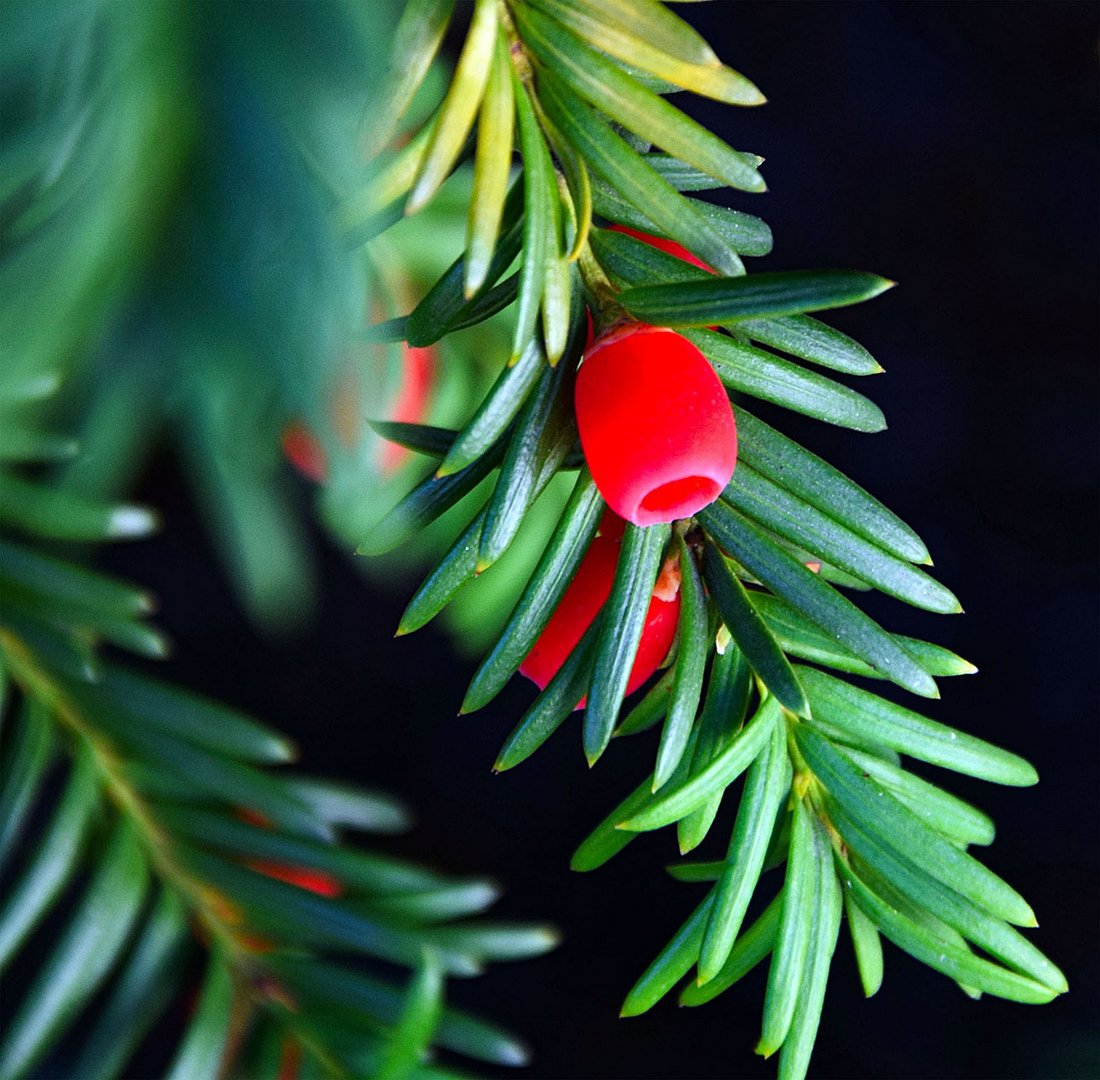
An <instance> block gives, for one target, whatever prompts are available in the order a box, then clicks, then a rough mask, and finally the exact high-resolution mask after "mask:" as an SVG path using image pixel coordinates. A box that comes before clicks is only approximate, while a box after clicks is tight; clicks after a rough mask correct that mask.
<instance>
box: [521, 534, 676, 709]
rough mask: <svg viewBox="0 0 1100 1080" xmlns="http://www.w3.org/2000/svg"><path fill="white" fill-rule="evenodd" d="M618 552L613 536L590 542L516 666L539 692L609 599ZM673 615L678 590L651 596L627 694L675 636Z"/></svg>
mask: <svg viewBox="0 0 1100 1080" xmlns="http://www.w3.org/2000/svg"><path fill="white" fill-rule="evenodd" d="M619 550H620V545H619V541H618V539H617V538H614V537H610V536H597V537H596V538H595V539H594V540H593V541H592V543H591V545H590V546H589V548H588V554H586V555H585V557H584V560H583V561H582V562H581V565H580V566H579V567H578V568H577V573H576V574H575V575H574V577H573V580H572V581H571V582H570V583H569V588H567V589H566V590H565V595H564V596H563V597H562V598H561V601H560V603H559V604H558V606H557V609H556V610H555V612H554V614H553V615H552V616H551V617H550V621H549V622H548V623H547V624H546V628H545V629H544V630H543V632H542V634H541V635H540V636H539V639H538V641H536V642H535V646H534V648H533V649H532V650H531V652H530V653H529V654H528V656H527V659H526V660H524V661H523V663H522V664H521V665H520V669H519V670H520V673H521V674H523V675H526V676H527V678H529V679H530V680H531V681H532V682H533V683H534V684H535V685H536V686H538V687H539V689H542V688H544V687H545V686H546V684H547V683H549V682H550V680H551V679H552V678H553V677H554V676H555V675H556V674H557V672H558V669H559V668H560V667H561V666H562V664H564V663H565V661H566V659H567V658H568V656H569V654H570V653H571V652H572V651H573V647H574V646H575V645H576V644H577V642H578V641H580V639H581V638H582V637H583V636H584V632H585V631H586V630H587V629H588V627H589V626H590V625H591V623H592V620H593V619H594V618H595V617H596V615H597V614H598V613H599V610H600V608H601V607H602V606H603V604H604V601H605V600H607V598H608V596H610V595H611V583H612V580H613V579H614V577H615V566H616V564H617V563H618V561H619ZM679 617H680V594H679V592H676V594H675V595H674V596H672V597H671V598H670V599H661V598H659V597H657V596H654V597H653V599H652V600H651V601H650V604H649V610H648V612H647V613H646V620H645V626H644V627H643V628H642V637H641V641H640V642H639V644H638V652H637V655H636V656H635V658H634V666H633V667H632V668H631V669H630V680H629V682H628V683H627V687H626V692H627V693H628V694H629V693H632V692H633V691H634V690H637V688H638V687H639V686H641V685H642V683H644V682H645V681H646V679H648V678H649V677H650V675H652V674H653V672H654V671H656V670H657V666H658V665H659V664H660V663H661V661H662V660H663V659H664V658H665V657H666V656H667V655H668V650H669V649H671V648H672V642H673V639H674V638H675V637H676V623H677V620H678V619H679ZM583 705H584V701H581V702H580V704H579V705H578V706H577V707H578V708H580V707H582V706H583Z"/></svg>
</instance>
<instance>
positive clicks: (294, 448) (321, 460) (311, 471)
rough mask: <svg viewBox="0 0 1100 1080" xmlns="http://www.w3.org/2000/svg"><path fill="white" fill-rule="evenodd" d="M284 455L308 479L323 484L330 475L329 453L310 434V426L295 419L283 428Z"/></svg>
mask: <svg viewBox="0 0 1100 1080" xmlns="http://www.w3.org/2000/svg"><path fill="white" fill-rule="evenodd" d="M282 444H283V456H284V457H285V458H286V459H287V461H289V462H290V464H291V465H293V466H294V468H295V469H297V470H298V472H300V473H301V474H302V476H304V477H305V478H306V479H307V480H312V481H313V482H314V483H315V484H322V483H324V481H325V478H326V477H327V476H328V455H327V454H326V453H325V449H324V447H323V446H322V445H321V444H320V443H319V442H318V441H317V440H316V439H315V438H314V437H313V436H312V435H311V434H310V431H309V428H307V427H306V426H305V424H303V423H302V422H301V421H299V420H295V421H293V422H292V423H289V424H287V426H286V427H285V428H283V436H282Z"/></svg>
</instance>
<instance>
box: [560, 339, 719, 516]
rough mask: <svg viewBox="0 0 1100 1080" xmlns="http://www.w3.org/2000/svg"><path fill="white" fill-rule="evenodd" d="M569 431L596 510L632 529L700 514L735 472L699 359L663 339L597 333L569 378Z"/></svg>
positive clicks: (709, 377) (715, 384) (715, 388)
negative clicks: (572, 423) (576, 433)
mask: <svg viewBox="0 0 1100 1080" xmlns="http://www.w3.org/2000/svg"><path fill="white" fill-rule="evenodd" d="M574 400H575V405H576V412H577V426H578V428H579V430H580V436H581V446H582V447H583V448H584V456H585V460H586V461H587V462H588V467H589V469H591V471H592V478H593V479H594V480H595V482H596V487H597V488H599V491H600V494H601V495H602V496H603V498H604V501H605V502H606V503H607V505H608V506H609V507H611V509H612V510H614V511H615V513H616V514H618V515H619V516H620V517H623V518H625V519H626V520H627V521H630V522H633V523H634V524H635V525H653V524H656V523H657V522H665V521H675V520H677V519H679V518H686V517H690V516H691V515H692V514H694V513H696V512H697V511H699V510H702V509H703V507H705V506H709V505H710V504H711V503H712V502H714V500H715V499H717V498H718V496H719V494H721V492H722V489H723V488H724V487H725V486H726V485H727V484H728V483H729V481H730V477H731V476H732V475H733V469H734V466H735V465H736V463H737V427H736V425H735V423H734V419H733V409H732V407H731V406H730V403H729V398H727V396H726V392H725V389H724V388H723V386H722V383H721V381H720V380H719V378H718V376H717V375H716V374H715V372H714V369H713V368H712V367H711V366H710V364H709V363H707V359H706V357H705V356H703V354H702V353H701V352H700V351H699V350H698V349H697V348H696V347H695V346H694V345H693V344H692V343H691V342H690V341H688V340H687V338H685V337H682V336H681V335H680V334H677V333H675V332H674V331H672V330H665V329H662V328H659V327H653V326H646V325H644V324H642V323H630V324H628V325H626V326H620V327H618V328H616V329H615V330H612V331H611V332H610V333H608V334H605V335H604V336H603V337H601V338H600V339H599V340H598V341H596V343H595V344H594V345H593V346H592V349H591V350H590V351H589V352H588V354H587V355H586V356H585V359H584V363H583V364H581V368H580V371H579V372H578V375H577V386H576V393H575V398H574Z"/></svg>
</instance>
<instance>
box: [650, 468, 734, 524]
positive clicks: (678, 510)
mask: <svg viewBox="0 0 1100 1080" xmlns="http://www.w3.org/2000/svg"><path fill="white" fill-rule="evenodd" d="M721 491H722V485H721V484H719V483H716V482H715V481H714V480H712V479H711V478H710V477H709V476H683V477H681V478H680V479H679V480H670V481H669V482H668V483H667V484H661V485H660V486H659V487H655V488H654V489H653V490H652V491H651V492H650V493H649V494H648V495H646V497H645V498H644V499H642V501H641V503H639V504H638V518H639V519H644V518H650V520H649V521H644V520H640V521H639V522H638V523H639V524H651V523H653V522H658V521H670V520H672V519H674V518H681V517H690V516H691V515H692V514H694V513H695V511H696V510H699V509H701V508H702V507H704V506H709V505H710V504H711V503H712V502H714V500H715V499H717V498H718V496H719V494H720V493H721Z"/></svg>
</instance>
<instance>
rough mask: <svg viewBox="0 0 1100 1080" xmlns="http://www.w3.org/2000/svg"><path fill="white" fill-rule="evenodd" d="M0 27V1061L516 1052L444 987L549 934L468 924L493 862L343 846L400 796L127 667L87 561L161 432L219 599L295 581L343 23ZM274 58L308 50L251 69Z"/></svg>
mask: <svg viewBox="0 0 1100 1080" xmlns="http://www.w3.org/2000/svg"><path fill="white" fill-rule="evenodd" d="M0 20H2V29H0V68H2V69H3V71H4V85H3V90H2V94H3V98H2V101H0V115H2V117H3V136H4V141H3V147H2V159H0V160H2V167H0V173H2V175H3V177H4V180H3V187H2V190H0V198H2V206H0V218H2V221H3V241H2V245H0V287H2V291H3V296H4V303H3V304H2V305H0V312H2V314H0V340H2V342H3V345H2V348H3V360H2V363H0V528H2V530H3V538H2V540H0V718H2V722H3V729H2V740H3V742H2V750H3V761H2V765H0V873H2V877H3V897H2V899H0V977H2V978H3V983H4V994H3V999H4V1000H3V1005H4V1023H3V1025H2V1031H0V1077H4V1078H5V1080H14V1078H19V1077H28V1076H49V1077H66V1078H68V1077H81V1078H84V1080H87V1078H93V1077H103V1078H108V1077H116V1076H134V1075H137V1074H138V1073H137V1072H136V1071H135V1070H136V1069H137V1068H138V1066H136V1065H135V1062H140V1063H141V1065H140V1068H141V1073H142V1074H143V1075H149V1074H150V1071H151V1070H158V1072H159V1073H161V1074H163V1075H166V1076H170V1077H173V1078H176V1080H202V1078H211V1080H213V1078H215V1077H230V1076H241V1077H249V1078H253V1077H276V1076H278V1077H280V1078H281V1080H292V1078H297V1077H302V1078H306V1077H314V1076H322V1075H326V1076H356V1077H358V1076H378V1077H389V1078H391V1080H397V1078H400V1077H435V1076H444V1075H452V1073H451V1071H450V1068H451V1066H450V1065H449V1063H448V1062H449V1060H450V1059H454V1060H462V1059H464V1060H465V1061H466V1063H467V1065H469V1063H470V1062H471V1061H480V1062H489V1063H493V1064H498V1065H518V1064H521V1063H522V1062H523V1061H524V1060H525V1059H526V1057H527V1051H526V1049H525V1047H524V1045H523V1044H522V1043H521V1042H520V1041H519V1040H518V1039H517V1038H515V1037H514V1036H512V1035H511V1034H509V1033H508V1032H505V1031H503V1030H501V1029H500V1028H498V1027H497V1026H496V1025H494V1024H492V1023H490V1022H488V1021H486V1020H483V1019H481V1018H479V1017H476V1016H473V1015H470V1014H467V1013H465V1012H462V1011H461V1010H458V1009H455V1008H453V1007H451V1006H450V1005H449V1004H447V1002H446V1001H445V999H444V991H445V989H446V988H447V986H448V984H449V983H450V981H451V979H452V977H469V976H474V975H477V974H479V973H481V972H482V971H483V970H484V968H485V967H486V966H487V965H488V964H489V963H491V962H493V961H495V960H503V959H520V958H523V957H526V956H532V955H536V954H538V953H541V952H544V951H545V950H546V949H548V948H550V947H551V946H552V945H553V944H554V941H555V934H554V932H553V931H552V930H551V929H549V928H547V927H545V926H541V925H523V924H509V923H501V922H495V921H490V920H487V919H484V918H481V917H479V916H480V915H481V913H483V912H484V911H485V909H487V908H488V907H489V906H490V905H491V904H492V903H493V902H494V900H495V899H496V897H497V895H498V889H497V887H496V886H495V885H493V884H492V883H491V882H488V881H485V880H482V879H478V878H469V877H460V876H455V875H453V874H445V873H440V872H436V871H434V870H431V869H429V868H426V867H423V866H419V865H416V864H413V863H411V862H409V861H407V860H405V859H402V858H398V857H394V856H392V855H387V854H382V853H381V852H379V851H378V850H375V849H374V848H372V847H368V846H366V845H364V843H363V842H362V839H361V837H360V836H358V835H355V834H362V833H366V834H381V833H393V832H397V831H400V830H402V829H404V828H405V827H406V826H407V825H408V813H407V811H406V810H405V808H404V807H403V806H402V805H401V804H399V803H398V802H396V801H395V800H393V799H392V798H390V797H388V796H386V795H383V794H380V793H377V792H373V791H368V790H359V789H356V788H354V787H350V786H347V785H345V784H342V783H336V782H331V781H328V780H324V779H320V778H315V777H311V776H308V775H304V774H301V773H299V772H298V771H297V769H295V768H293V767H292V765H291V763H292V762H293V760H294V759H295V757H296V750H295V747H294V746H293V745H292V744H291V743H290V742H289V741H288V740H287V739H286V738H285V737H283V736H282V735H281V734H279V733H278V732H275V731H273V730H271V729H270V728H268V727H266V726H264V725H262V724H260V723H258V722H257V721H255V720H253V719H251V718H250V717H248V716H245V715H242V714H240V713H238V712H237V711H235V710H233V709H231V708H228V707H226V706H223V705H221V704H218V703H216V702H213V701H209V700H206V699H204V698H201V697H198V696H196V695H194V694H191V693H189V692H187V691H185V690H183V689H180V688H178V687H175V686H171V685H169V684H167V683H164V682H161V681H159V680H157V679H156V678H153V677H150V676H148V675H147V674H144V673H142V672H141V671H139V670H137V669H136V667H135V666H134V665H133V664H132V663H127V662H126V661H125V659H124V654H126V653H130V654H135V655H136V656H138V657H141V658H145V659H158V658H160V657H163V656H164V655H165V653H166V651H167V642H166V639H165V637H164V636H163V635H162V634H161V633H160V632H159V631H158V630H157V629H156V628H155V627H154V626H153V625H152V624H151V623H150V621H149V616H150V613H151V611H152V608H153V598H152V597H151V596H150V594H149V593H148V592H147V591H145V590H144V589H142V588H140V587H137V586H134V585H132V584H130V583H129V582H126V581H122V580H118V579H116V578H114V577H111V576H108V575H106V574H104V573H101V572H98V571H96V570H93V569H90V568H89V566H88V563H89V561H90V559H91V557H92V556H93V554H94V551H93V549H92V545H99V544H106V543H112V542H114V543H118V542H130V541H137V540H140V539H141V538H143V537H145V536H147V535H148V534H149V533H151V532H152V531H154V530H155V529H156V528H157V526H158V521H157V517H156V515H155V513H154V512H152V511H151V510H149V509H147V508H145V507H144V506H139V505H135V504H132V503H130V502H128V501H126V499H125V497H124V496H123V495H122V494H121V493H122V492H125V491H126V490H127V488H128V487H129V486H130V484H131V483H132V480H133V477H134V475H135V473H137V471H138V470H139V468H140V465H141V462H142V459H143V457H144V456H145V455H146V454H147V453H150V452H151V451H152V449H153V448H154V447H155V446H156V445H158V443H159V444H160V445H163V444H164V443H167V444H168V445H170V446H172V447H173V448H174V449H176V450H177V451H179V452H180V455H181V457H183V458H184V459H185V461H186V462H187V463H188V465H189V468H190V471H191V475H192V476H193V478H195V480H196V481H197V482H196V488H198V489H199V492H200V496H201V498H200V502H201V503H202V505H203V506H204V507H205V509H206V510H207V511H208V515H209V518H210V525H211V526H212V527H213V528H214V529H215V530H220V531H221V539H222V540H223V545H224V546H223V550H226V551H228V552H229V558H228V560H227V561H228V563H229V565H230V567H231V568H232V569H233V571H234V577H233V579H234V583H235V584H236V585H237V586H238V588H239V590H240V593H241V595H242V596H243V597H244V598H245V600H246V602H250V603H252V604H253V606H254V609H259V610H260V612H261V613H263V612H264V611H268V612H270V609H271V607H272V605H276V606H284V607H285V605H286V603H287V600H288V597H287V590H288V588H289V587H288V586H287V585H286V582H287V579H288V577H291V578H292V577H294V575H295V574H296V573H297V574H298V576H299V577H300V578H302V579H303V580H305V579H306V575H304V574H302V573H300V570H301V564H300V562H299V561H298V560H297V559H296V557H295V556H294V554H293V548H292V545H290V544H289V543H288V542H287V537H288V535H290V534H291V533H292V531H293V522H292V520H291V515H290V514H289V510H288V508H289V500H287V499H285V494H284V493H283V492H282V491H281V489H280V486H279V485H280V483H283V484H285V483H287V482H289V470H288V469H287V468H286V466H285V464H283V463H282V462H281V461H280V456H279V446H278V432H279V430H280V425H281V424H282V423H284V422H285V420H286V419H287V416H288V414H290V415H293V414H294V412H295V411H297V410H301V411H302V412H309V407H307V400H306V399H308V402H309V404H310V407H312V402H313V399H314V397H315V398H317V399H319V400H321V401H322V404H320V405H318V406H317V409H316V412H317V414H318V415H319V417H320V419H317V420H316V421H315V429H316V430H318V431H321V432H322V433H323V435H322V437H323V438H324V439H325V440H326V441H328V438H329V432H328V428H327V427H326V419H327V411H326V410H327V394H328V391H329V390H330V389H331V384H330V383H328V382H327V381H326V379H327V376H329V375H330V374H331V368H332V366H334V364H330V365H329V366H326V367H324V369H323V370H317V371H313V370H312V369H311V367H310V362H311V361H313V360H317V359H318V358H322V359H323V358H324V357H325V356H327V355H328V354H329V352H331V351H332V350H331V348H330V346H331V344H332V343H331V341H327V340H325V337H326V335H329V336H331V335H333V333H334V328H339V327H341V326H342V325H343V324H342V322H341V321H340V319H339V318H338V314H339V311H340V310H341V303H340V302H339V300H341V299H347V298H350V297H352V296H357V298H358V301H359V303H362V302H363V298H364V292H365V291H366V284H365V281H366V278H367V277H368V276H369V275H367V274H366V273H365V272H364V268H363V267H362V266H359V265H358V263H357V262H355V261H353V258H352V252H351V251H350V249H349V245H348V244H347V243H346V242H344V241H343V240H340V242H339V243H337V242H336V240H337V238H338V237H339V236H340V234H339V232H338V231H337V230H336V229H334V228H332V227H331V224H330V214H329V211H330V209H331V202H332V196H331V192H328V193H327V199H328V204H327V205H326V204H325V203H324V202H322V201H321V200H320V199H319V198H318V195H317V191H318V187H319V185H318V183H317V182H316V180H315V178H310V177H309V168H314V169H317V170H319V171H321V172H322V173H323V172H325V171H326V170H328V171H331V172H332V173H338V172H339V170H338V169H337V167H336V166H337V164H338V163H339V162H344V163H345V164H346V163H347V162H352V161H355V160H356V158H357V153H358V152H357V149H356V147H355V145H354V140H353V139H352V137H351V134H350V133H349V135H348V137H347V139H346V140H345V141H346V146H344V142H341V143H340V144H339V146H340V147H341V149H338V150H331V148H329V150H330V151H331V152H328V153H327V156H326V147H325V146H324V145H317V144H316V142H315V144H314V145H313V146H312V147H310V146H309V141H310V138H311V137H312V138H313V139H314V140H317V139H318V138H319V137H320V135H321V134H323V135H324V136H325V137H330V136H331V135H332V128H334V127H338V126H339V121H341V120H342V119H345V118H346V115H347V113H348V112H350V111H351V109H350V105H353V104H355V101H356V99H355V98H353V97H351V96H347V95H346V91H347V90H348V86H349V84H350V83H351V82H353V81H355V82H359V83H364V84H365V80H366V78H367V76H369V74H370V73H371V71H372V70H373V68H372V64H371V60H370V52H369V49H368V48H367V47H366V42H367V41H369V37H370V35H369V29H370V28H369V27H368V26H367V25H366V24H365V23H364V21H363V20H362V18H361V16H356V15H355V9H354V8H353V6H352V5H350V4H343V3H342V2H333V3H328V4H323V5H315V4H313V3H306V4H301V5H273V6H272V7H270V8H268V9H265V10H264V11H262V12H261V11H260V10H259V9H257V8H253V7H252V6H251V5H234V4H228V5H221V4H212V5H198V6H197V5H191V4H188V3H179V4H176V3H171V2H166V3H156V4H148V5H147V4H135V3H131V2H129V0H86V2H79V3H64V4H40V3H38V2H37V0H30V2H25V3H14V2H13V3H11V4H5V5H4V10H3V12H2V14H0ZM282 20H287V21H288V23H287V24H284V23H283V22H282ZM287 25H292V26H294V27H295V29H296V31H297V35H296V36H294V35H288V34H287V33H286V30H287ZM306 31H311V32H312V36H311V34H310V33H309V32H306ZM295 47H299V48H301V49H302V51H303V52H304V53H305V54H308V55H310V56H311V57H312V58H313V60H314V62H315V63H319V64H320V68H319V69H318V70H316V71H311V70H310V69H308V67H304V66H303V65H301V64H299V63H297V62H295V63H288V64H286V65H285V67H284V66H281V65H280V63H279V61H280V59H281V57H280V56H279V55H278V50H279V49H280V48H282V49H291V50H293V49H294V48H295ZM318 50H319V51H318ZM299 59H300V58H299ZM322 61H323V62H322ZM203 65H208V66H209V67H208V68H205V67H204V66H203ZM322 76H323V77H322ZM242 86H243V88H244V89H242ZM334 87H335V88H336V89H335V90H334ZM337 90H338V92H337ZM326 95H327V96H326ZM333 99H336V103H335V104H334V101H333ZM290 103H293V107H291V104H290ZM190 109H193V110H194V112H193V113H192V112H189V110H190ZM230 113H233V115H232V116H229V114H230ZM359 115H361V108H360V109H359V110H358V111H357V113H356V116H357V118H358V116H359ZM199 120H201V121H202V123H199ZM188 121H194V123H193V124H192V123H189V122H188ZM349 132H354V125H352V126H351V128H350V129H349ZM310 150H312V152H308V151H310ZM307 162H308V167H307ZM361 171H362V170H360V172H361ZM353 175H354V176H355V177H356V178H360V173H355V174H353ZM247 176H251V179H252V180H253V181H254V182H253V183H251V184H248V185H247V186H246V185H244V184H243V183H242V181H243V180H244V179H245V178H246V177H247ZM229 179H231V180H232V182H229ZM242 200H243V202H244V203H245V205H244V206H242V205H241V201H242ZM288 204H289V205H288ZM288 223H289V224H288ZM330 234H331V235H330ZM234 242H235V243H237V244H238V245H240V246H239V248H238V249H236V250H235V249H234V248H233V243H234ZM288 271H289V273H288ZM345 294H346V296H345ZM302 297H306V298H307V299H308V300H309V301H310V303H311V304H312V305H314V310H312V311H311V313H310V318H303V317H302V313H301V310H300V309H299V308H296V307H295V304H296V303H300V301H301V299H302ZM334 298H335V299H334ZM326 300H327V302H328V303H327V306H325V301H326ZM318 307H319V308H320V311H321V314H317V310H316V309H317V308H318ZM350 324H351V321H350V320H349V325H350ZM319 328H320V331H323V333H320V332H318V331H319ZM341 332H342V331H341ZM311 334H312V335H313V336H312V337H311V336H310V335H311ZM296 335H297V336H296ZM276 345H278V346H279V348H280V349H281V350H282V352H281V353H280V355H278V356H277V357H272V356H270V355H269V356H266V357H264V356H263V348H264V347H265V346H267V347H269V348H274V347H275V346H276ZM338 358H339V359H340V361H341V362H342V361H343V355H342V353H341V354H340V355H339V357H338ZM277 361H278V362H277ZM296 365H299V366H296ZM303 372H310V373H311V377H312V378H313V379H315V380H316V381H315V382H311V381H310V376H306V375H303ZM366 374H367V377H368V378H370V377H371V376H372V375H377V372H376V371H374V370H370V371H368V372H367V373H366ZM310 387H313V388H314V389H315V390H316V393H315V394H313V395H311V394H309V393H307V392H306V391H308V389H309V388H310ZM295 393H297V394H299V395H302V397H301V398H296V397H295V396H294V395H295ZM356 419H357V423H359V421H358V418H356ZM360 426H363V425H362V424H361V423H360ZM70 433H75V435H76V437H71V435H70ZM344 457H345V459H346V458H347V457H350V455H349V454H345V455H344ZM340 464H341V466H342V467H344V468H345V470H346V469H347V468H348V467H349V466H348V463H347V461H346V460H343V461H341V463H340ZM353 464H354V463H353ZM365 475H369V474H365ZM374 482H375V484H376V485H377V484H380V483H381V480H380V479H379V478H378V476H377V475H376V476H375V477H374ZM284 517H285V518H286V519H287V521H284V520H283V519H284ZM299 598H300V594H298V593H296V592H295V591H294V590H290V597H289V599H290V601H291V603H295V602H297V601H298V599H299ZM184 647H185V648H186V643H184ZM441 1060H442V1063H441Z"/></svg>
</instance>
